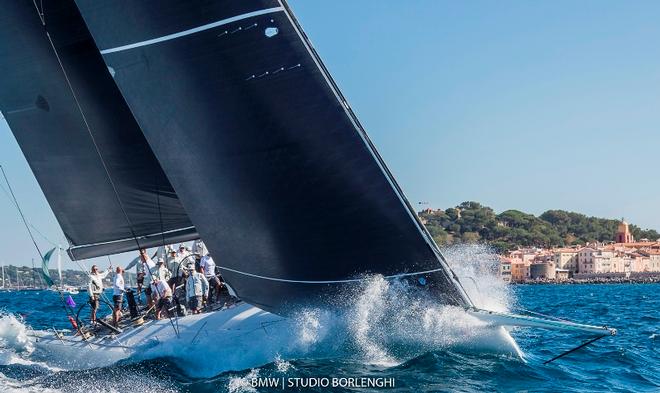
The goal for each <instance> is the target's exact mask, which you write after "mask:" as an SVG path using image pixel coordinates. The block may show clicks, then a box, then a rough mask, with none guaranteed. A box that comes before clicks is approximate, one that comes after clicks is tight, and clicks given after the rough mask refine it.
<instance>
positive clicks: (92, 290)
mask: <svg viewBox="0 0 660 393" xmlns="http://www.w3.org/2000/svg"><path fill="white" fill-rule="evenodd" d="M111 269H112V266H110V267H108V270H106V271H105V272H103V273H101V272H99V268H98V267H97V266H96V265H92V271H91V273H90V274H89V284H88V285H87V293H88V294H89V305H90V306H91V307H92V317H91V318H90V319H91V321H92V325H93V324H95V323H96V310H98V308H99V298H100V297H101V293H103V279H104V278H106V277H107V275H108V274H109V273H110V270H111Z"/></svg>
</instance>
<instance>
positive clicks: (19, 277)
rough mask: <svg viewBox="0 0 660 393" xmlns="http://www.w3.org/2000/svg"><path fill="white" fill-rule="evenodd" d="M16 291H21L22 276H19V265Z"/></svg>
mask: <svg viewBox="0 0 660 393" xmlns="http://www.w3.org/2000/svg"><path fill="white" fill-rule="evenodd" d="M16 289H18V290H20V289H21V276H20V275H19V274H18V265H16Z"/></svg>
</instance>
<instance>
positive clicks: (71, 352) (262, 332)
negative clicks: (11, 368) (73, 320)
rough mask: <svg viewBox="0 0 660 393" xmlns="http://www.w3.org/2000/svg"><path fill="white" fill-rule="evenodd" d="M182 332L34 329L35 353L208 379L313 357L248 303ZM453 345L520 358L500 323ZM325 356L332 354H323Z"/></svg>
mask: <svg viewBox="0 0 660 393" xmlns="http://www.w3.org/2000/svg"><path fill="white" fill-rule="evenodd" d="M173 322H174V320H173ZM175 325H176V322H175ZM178 330H179V335H178V337H177V335H176V333H175V331H174V328H173V327H172V325H171V323H170V321H169V320H167V319H163V320H160V321H153V320H152V321H149V322H147V323H145V325H143V326H142V327H141V328H139V329H131V330H126V331H125V332H124V333H122V334H119V335H116V336H114V337H111V336H107V337H100V338H93V339H91V340H88V341H82V340H81V339H80V337H71V336H65V337H62V338H58V337H57V336H55V335H54V334H53V333H52V332H43V331H40V332H34V336H33V337H34V339H35V347H36V351H35V352H34V353H33V354H32V356H33V357H36V358H37V360H40V361H44V362H45V363H47V364H48V365H50V366H54V367H59V368H63V369H67V370H71V369H89V368H96V367H105V366H109V365H112V364H115V363H117V362H119V361H122V360H125V359H128V358H131V361H137V360H144V359H153V358H159V357H167V358H170V360H173V361H174V362H175V363H176V364H177V365H178V366H180V367H182V368H184V369H185V370H187V371H190V372H191V374H193V375H196V376H205V377H210V376H213V375H216V374H218V373H220V372H223V371H227V370H243V369H247V368H252V367H257V366H261V365H263V364H267V363H270V362H273V361H274V360H275V359H276V358H278V357H279V356H282V357H284V358H286V357H287V355H291V356H293V357H297V356H298V355H299V356H302V357H308V356H315V355H314V354H313V353H309V352H307V351H306V348H304V343H302V346H301V341H300V337H299V336H301V332H300V330H301V326H300V322H299V321H295V320H292V319H287V318H283V317H280V316H278V315H275V314H271V313H269V312H266V311H263V310H261V309H259V308H257V307H254V306H251V305H249V304H245V303H240V304H238V305H236V306H234V307H231V308H228V309H225V310H222V311H216V312H212V313H206V314H198V315H190V316H186V317H180V318H178ZM302 336H304V334H302ZM438 349H442V348H438ZM452 349H455V350H459V351H466V352H480V353H483V352H488V353H497V354H506V355H511V356H515V357H522V353H521V351H520V349H519V348H518V345H517V344H516V342H515V341H514V340H513V338H512V337H511V336H510V335H509V333H508V332H507V331H506V330H505V329H504V328H503V327H501V326H493V327H492V328H488V329H486V331H482V332H481V334H479V335H478V337H475V338H474V339H472V340H469V342H468V343H465V342H464V343H463V344H459V345H456V346H454V347H453V348H452ZM324 352H325V351H324ZM322 356H330V357H331V356H332V355H331V354H329V353H327V352H325V353H324V354H323V355H322ZM340 356H341V355H340Z"/></svg>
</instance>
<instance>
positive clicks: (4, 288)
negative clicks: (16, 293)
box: [0, 262, 11, 292]
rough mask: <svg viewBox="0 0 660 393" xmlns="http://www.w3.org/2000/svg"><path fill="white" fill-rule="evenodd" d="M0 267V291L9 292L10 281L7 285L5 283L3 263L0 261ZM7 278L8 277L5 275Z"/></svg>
mask: <svg viewBox="0 0 660 393" xmlns="http://www.w3.org/2000/svg"><path fill="white" fill-rule="evenodd" d="M0 269H2V287H0V292H9V291H10V290H11V289H10V287H11V281H10V282H9V285H7V284H6V282H5V278H6V277H5V263H4V262H0ZM7 278H8V277H7Z"/></svg>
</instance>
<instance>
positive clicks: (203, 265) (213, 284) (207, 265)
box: [199, 253, 223, 304]
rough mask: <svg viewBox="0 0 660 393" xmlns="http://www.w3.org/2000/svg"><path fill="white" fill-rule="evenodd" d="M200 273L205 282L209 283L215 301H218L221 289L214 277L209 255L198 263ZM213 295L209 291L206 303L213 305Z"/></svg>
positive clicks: (213, 264)
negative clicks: (213, 292) (213, 291)
mask: <svg viewBox="0 0 660 393" xmlns="http://www.w3.org/2000/svg"><path fill="white" fill-rule="evenodd" d="M199 267H200V271H201V272H202V274H204V277H206V280H207V281H208V282H209V288H210V289H214V290H215V301H216V302H217V301H218V300H220V291H221V289H222V287H223V284H222V282H221V281H220V279H219V278H218V276H216V275H215V262H214V261H213V258H211V253H208V254H206V255H205V256H204V257H203V258H202V260H201V261H200V263H199ZM212 298H213V294H212V292H211V291H210V290H209V295H208V303H209V304H211V303H213V299H212Z"/></svg>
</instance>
